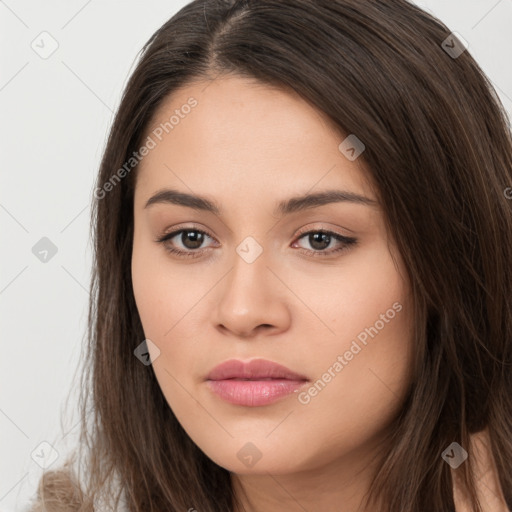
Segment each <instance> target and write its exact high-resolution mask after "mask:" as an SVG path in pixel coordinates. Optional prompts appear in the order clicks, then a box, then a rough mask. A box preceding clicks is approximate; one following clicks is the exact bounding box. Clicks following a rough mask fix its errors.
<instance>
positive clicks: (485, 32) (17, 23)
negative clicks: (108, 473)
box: [0, 0, 512, 512]
mask: <svg viewBox="0 0 512 512" xmlns="http://www.w3.org/2000/svg"><path fill="white" fill-rule="evenodd" d="M186 3H187V1H183V0H179V1H178V0H174V1H170V0H167V1H164V0H149V1H146V2H141V1H140V2H135V1H133V0H130V1H127V0H124V1H120V0H108V1H107V0H103V1H99V0H89V1H86V0H67V1H64V0H61V1H55V0H54V1H48V2H36V1H34V0H33V1H22V0H19V1H16V0H6V1H2V0H0V48H2V52H1V59H0V62H1V67H0V109H1V114H0V115H1V119H2V123H1V133H0V141H1V146H0V149H1V155H2V158H1V172H2V187H1V189H0V222H1V227H2V242H1V246H2V248H3V250H2V251H1V267H0V268H1V272H0V307H1V319H2V340H1V358H0V393H1V394H0V432H1V435H0V454H1V455H0V461H1V462H0V464H1V468H0V511H2V512H19V511H22V510H25V508H26V504H27V502H28V498H29V497H30V496H32V495H33V493H34V492H35V488H36V484H37V482H38V480H39V477H40V476H41V473H42V469H41V468H40V467H39V466H38V465H37V463H36V462H35V461H34V460H33V459H32V457H31V454H32V453H33V452H34V450H36V449H37V450H36V454H37V453H40V454H41V453H42V452H41V451H40V450H41V447H39V448H38V446H39V444H40V443H41V442H43V441H47V442H49V443H51V444H52V445H53V446H54V448H55V449H56V450H57V451H58V452H59V454H60V457H59V459H57V461H56V462H55V466H58V465H59V464H60V462H62V460H63V459H64V457H65V455H66V453H67V451H68V450H69V449H71V448H72V447H73V443H74V442H76V438H75V436H76V434H77V433H78V432H77V431H78V429H77V428H75V429H72V427H73V425H76V420H77V416H76V412H75V411H74V408H75V403H76V402H73V400H75V398H74V397H75V395H76V394H72V395H71V401H70V403H69V409H68V411H69V412H67V413H66V416H65V422H64V425H63V426H62V427H61V414H62V413H64V412H65V402H64V401H65V399H66V397H67V396H68V393H69V392H70V390H71V389H73V388H72V386H73V385H75V386H76V383H77V381H76V380H75V381H73V375H74V373H75V371H76V368H77V365H78V363H79V356H80V351H81V345H82V343H83V337H84V333H85V328H86V318H87V301H88V298H89V294H88V285H89V276H90V266H91V244H90V241H89V236H90V234H89V214H90V201H91V197H92V190H93V184H94V179H95V175H96V172H97V169H98V166H99V162H100V158H101V154H102V151H103V148H104V145H105V141H106V136H107V133H108V129H109V127H110V124H111V122H112V119H113V112H115V109H116V108H117V105H118V103H119V100H120V95H121V92H122V90H123V87H124V86H125V84H126V80H127V78H128V76H129V74H130V72H131V71H132V70H133V65H134V63H135V60H136V58H137V56H138V52H139V50H140V49H141V47H142V46H143V44H144V43H145V42H146V41H147V39H148V38H149V37H150V36H151V35H152V34H153V32H154V31H155V30H156V29H157V28H158V27H160V26H161V25H162V24H163V23H164V22H165V21H166V20H167V19H168V18H170V17H171V16H172V15H173V14H174V13H176V12H177V11H178V10H179V9H180V8H181V7H183V6H184V5H185V4H186ZM416 3H417V4H418V5H420V6H421V7H423V8H425V9H426V10H428V11H430V12H432V13H433V14H434V15H436V16H437V17H438V18H440V19H441V20H442V21H443V22H444V23H446V24H447V26H448V27H449V28H450V29H451V30H453V31H456V32H458V33H459V34H461V35H462V36H463V38H464V39H465V40H466V41H468V43H469V51H470V52H471V54H472V55H473V56H474V57H475V59H476V60H477V62H478V63H479V64H480V65H481V67H482V68H483V70H484V72H485V73H486V74H487V75H488V76H489V78H490V79H491V80H492V82H493V83H494V85H495V87H496V90H497V91H498V94H499V96H500V97H501V99H502V101H503V103H504V105H505V107H506V109H507V111H508V112H509V115H510V113H512V66H511V56H510V50H511V49H512V30H511V28H510V27H511V26H512V0H500V1H496V0H425V1H417V2H416ZM43 31H47V32H49V33H50V34H51V35H52V37H53V38H54V39H55V40H56V41H57V42H58V45H59V46H58V49H57V50H56V51H55V53H53V54H52V55H51V56H50V57H49V58H47V59H42V58H41V57H40V56H39V55H38V54H37V53H36V52H35V51H34V50H33V49H32V47H31V44H32V41H34V40H36V43H34V44H37V42H38V41H40V39H36V38H37V37H38V36H39V34H40V33H41V32H43ZM47 41H48V40H47ZM39 44H41V43H39ZM48 44H49V43H48ZM46 48H48V46H46ZM510 185H511V186H512V183H511V184H510ZM42 237H48V238H49V239H50V240H51V241H52V242H53V244H55V246H56V247H57V249H58V252H57V253H56V254H55V256H53V257H52V258H51V259H49V261H48V262H46V263H43V262H41V261H40V260H39V259H38V258H36V256H35V255H34V254H33V252H32V247H33V246H34V245H35V244H36V243H37V242H38V241H39V240H40V239H41V238H42ZM42 449H43V450H47V448H44V445H43V448H42ZM48 454H49V452H48V451H46V452H45V457H46V456H47V455H48ZM35 458H36V459H37V456H36V455H35Z"/></svg>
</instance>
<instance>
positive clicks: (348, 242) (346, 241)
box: [155, 227, 357, 258]
mask: <svg viewBox="0 0 512 512" xmlns="http://www.w3.org/2000/svg"><path fill="white" fill-rule="evenodd" d="M189 231H193V232H195V233H200V234H202V235H206V236H208V237H209V238H211V239H214V237H213V236H212V235H210V234H209V233H208V232H207V231H203V230H201V229H196V228H194V227H187V228H181V229H178V230H175V231H172V232H171V233H166V234H164V235H162V236H161V237H158V238H157V239H156V240H155V242H157V243H161V244H163V245H164V247H165V250H166V251H167V252H169V253H171V254H174V255H176V256H178V257H180V258H198V257H200V256H201V255H202V254H203V253H204V252H205V251H206V250H207V249H197V250H193V249H190V250H188V251H182V250H181V249H176V248H175V247H169V246H168V245H167V244H166V243H165V242H167V241H168V240H170V239H172V238H174V237H175V236H176V235H179V234H181V233H186V232H189ZM318 233H322V234H325V235H329V236H331V237H332V238H334V239H335V240H337V241H338V242H341V243H342V245H341V247H338V249H334V250H332V249H331V250H329V251H326V250H323V251H321V250H311V249H304V248H302V247H301V248H299V249H298V250H299V252H300V253H301V254H306V255H308V256H313V257H317V256H320V257H327V256H331V255H332V254H335V253H340V252H343V251H346V250H348V249H349V248H350V247H351V246H353V245H355V244H357V239H356V238H352V237H346V236H343V235H340V234H339V233H335V232H333V231H328V230H326V229H313V230H309V231H303V232H300V233H299V234H298V235H297V238H296V240H297V241H298V240H300V239H301V238H303V237H304V236H306V235H310V234H318Z"/></svg>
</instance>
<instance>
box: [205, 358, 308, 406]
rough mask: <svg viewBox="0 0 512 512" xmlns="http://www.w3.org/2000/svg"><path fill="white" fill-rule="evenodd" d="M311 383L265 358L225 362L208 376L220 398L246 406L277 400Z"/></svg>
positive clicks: (212, 389)
mask: <svg viewBox="0 0 512 512" xmlns="http://www.w3.org/2000/svg"><path fill="white" fill-rule="evenodd" d="M308 382H309V379H307V378H306V377H305V376H303V375H300V374H298V373H296V372H293V371H292V370H290V369H289V368H287V367H285V366H282V365H279V364H277V363H274V362H272V361H266V360H264V359H253V360H251V361H249V362H243V361H240V360H230V361H225V362H224V363H222V364H220V365H218V366H216V367H215V368H214V369H213V370H212V371H211V372H210V373H209V374H208V376H207V378H206V384H207V386H208V388H209V389H210V390H211V391H213V392H214V393H215V394H216V395H217V396H218V397H220V398H221V399H223V400H224V401H226V402H229V403H231V404H234V405H241V406H246V407H257V406H263V405H268V404H271V403H273V402H276V401H277V400H279V399H281V398H284V397H286V396H288V395H290V394H292V393H294V392H298V391H299V389H300V388H301V387H303V386H304V385H305V384H307V383H308Z"/></svg>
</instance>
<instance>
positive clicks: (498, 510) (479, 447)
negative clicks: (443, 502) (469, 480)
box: [452, 429, 510, 512]
mask: <svg viewBox="0 0 512 512" xmlns="http://www.w3.org/2000/svg"><path fill="white" fill-rule="evenodd" d="M490 443H491V441H490V438H489V433H488V431H487V429H485V430H482V431H481V432H478V433H476V434H473V435H472V436H471V448H472V450H474V453H475V455H474V457H475V465H476V478H477V484H476V486H477V489H476V491H477V494H478V498H479V500H480V502H481V504H482V512H510V510H509V509H508V507H507V504H506V503H505V498H504V496H503V491H502V489H501V485H500V481H499V478H498V471H497V469H496V465H495V462H494V457H493V456H492V452H491V444H490ZM456 475H457V473H456V472H455V471H454V470H452V476H453V481H454V487H453V496H454V502H455V510H456V512H472V511H471V508H470V507H469V505H468V502H467V499H466V497H465V496H464V495H463V494H462V492H461V487H460V485H459V483H458V481H457V478H456Z"/></svg>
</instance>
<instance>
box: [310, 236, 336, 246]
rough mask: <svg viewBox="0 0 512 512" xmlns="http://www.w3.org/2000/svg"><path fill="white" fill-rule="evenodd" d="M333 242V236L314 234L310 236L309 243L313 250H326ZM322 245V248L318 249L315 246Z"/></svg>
mask: <svg viewBox="0 0 512 512" xmlns="http://www.w3.org/2000/svg"><path fill="white" fill-rule="evenodd" d="M330 242H331V236H330V235H328V234H327V233H313V234H312V235H309V243H310V244H311V247H313V249H325V248H326V247H329V244H330ZM317 243H318V244H320V247H317V246H316V245H315V244H317Z"/></svg>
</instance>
